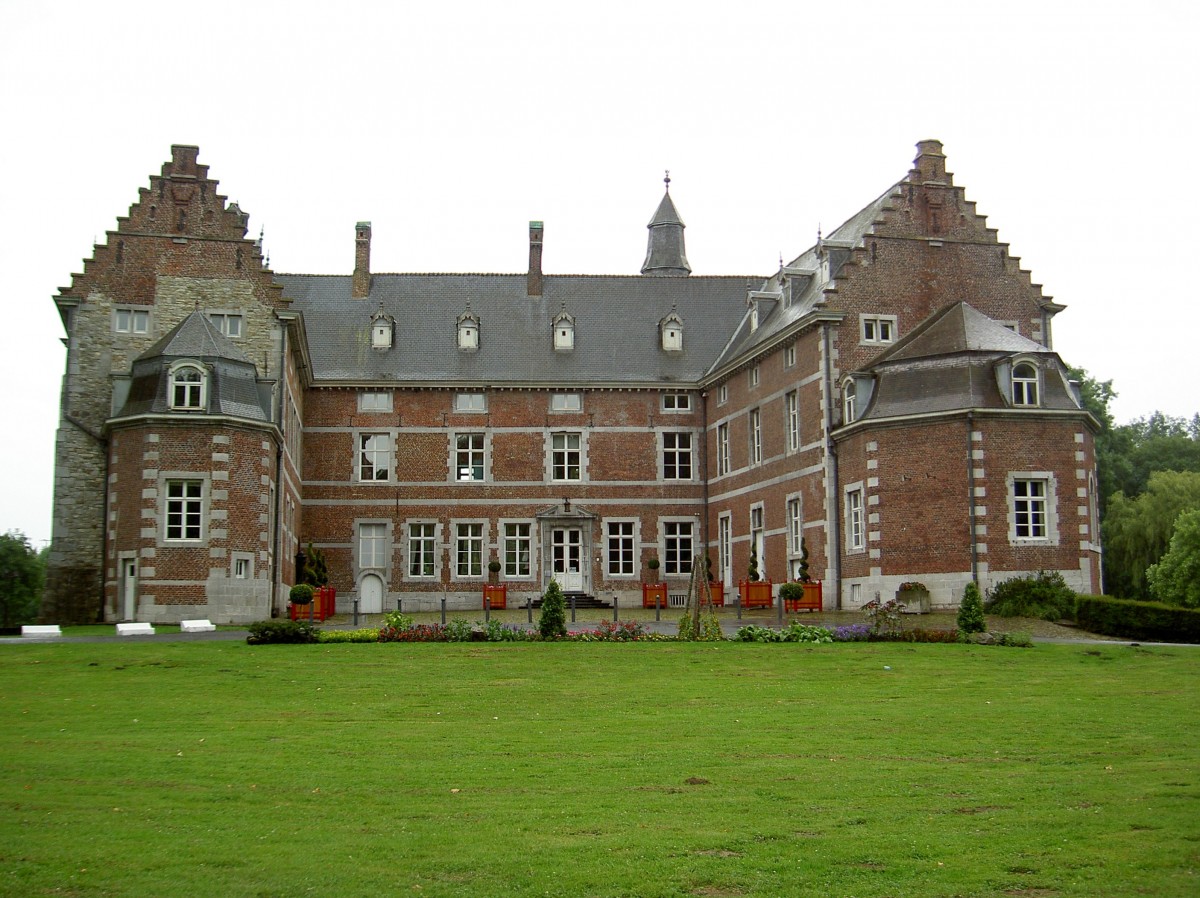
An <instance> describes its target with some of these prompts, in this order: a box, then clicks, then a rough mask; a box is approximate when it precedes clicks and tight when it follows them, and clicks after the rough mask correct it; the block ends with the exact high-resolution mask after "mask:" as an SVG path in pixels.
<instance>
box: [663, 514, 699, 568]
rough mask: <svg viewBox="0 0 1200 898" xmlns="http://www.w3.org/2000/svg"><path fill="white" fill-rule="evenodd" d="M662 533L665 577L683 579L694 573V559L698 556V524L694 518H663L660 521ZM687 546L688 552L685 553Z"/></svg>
mask: <svg viewBox="0 0 1200 898" xmlns="http://www.w3.org/2000/svg"><path fill="white" fill-rule="evenodd" d="M659 528H660V529H661V531H662V547H663V553H662V571H663V576H665V577H683V576H686V575H688V574H690V573H691V572H692V558H693V556H694V555H695V554H696V522H695V520H693V519H692V518H663V519H660V520H659ZM685 546H686V548H687V551H686V552H685V551H684V547H685Z"/></svg>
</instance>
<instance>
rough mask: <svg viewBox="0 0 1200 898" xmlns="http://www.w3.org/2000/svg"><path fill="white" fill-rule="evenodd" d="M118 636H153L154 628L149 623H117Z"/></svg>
mask: <svg viewBox="0 0 1200 898" xmlns="http://www.w3.org/2000/svg"><path fill="white" fill-rule="evenodd" d="M117 635H118V636H153V635H154V628H153V627H152V626H150V625H149V624H117Z"/></svg>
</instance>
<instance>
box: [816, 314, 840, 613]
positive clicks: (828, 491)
mask: <svg viewBox="0 0 1200 898" xmlns="http://www.w3.org/2000/svg"><path fill="white" fill-rule="evenodd" d="M821 341H822V344H823V346H824V356H825V360H824V361H825V384H824V390H825V412H824V415H823V416H822V428H823V430H824V437H825V440H824V444H825V507H826V509H827V510H829V509H832V512H833V513H832V514H829V513H828V511H827V512H826V523H827V524H828V528H827V531H826V539H825V557H826V558H827V559H828V562H829V575H830V578H831V579H832V580H833V597H834V608H836V609H837V610H838V611H840V610H841V609H842V555H841V548H840V547H841V545H842V518H841V514H840V513H839V511H838V466H837V450H836V449H835V448H834V445H833V440H832V439H831V438H830V436H829V432H830V431H831V430H832V429H833V358H832V355H831V353H832V348H831V347H830V345H829V325H828V324H822V325H821Z"/></svg>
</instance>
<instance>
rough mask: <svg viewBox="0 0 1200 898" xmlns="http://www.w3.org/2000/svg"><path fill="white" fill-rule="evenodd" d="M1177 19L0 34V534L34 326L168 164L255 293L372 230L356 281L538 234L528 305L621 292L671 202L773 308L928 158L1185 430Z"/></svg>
mask: <svg viewBox="0 0 1200 898" xmlns="http://www.w3.org/2000/svg"><path fill="white" fill-rule="evenodd" d="M1197 10H1200V7H1198V6H1197V5H1196V4H1195V3H1186V2H1165V0H1143V2H1141V3H1138V4H1129V3H1126V2H1122V3H1116V2H1110V0H1091V2H1054V0H1039V2H1032V3H1031V2H1024V0H1019V2H1014V0H1004V2H986V3H975V2H966V0H959V2H955V3H924V2H907V3H885V2H877V0H866V2H862V0H860V2H856V3H853V4H835V3H828V2H822V3H810V2H798V0H787V2H757V0H742V2H739V3H729V2H708V0H691V2H679V3H664V2H656V0H640V2H625V0H620V2H613V0H610V2H606V3H589V4H583V3H576V2H568V0H559V2H556V3H545V4H542V3H530V2H522V3H513V2H509V0H492V2H474V0H467V2H448V0H444V2H441V3H431V2H427V0H426V2H420V3H416V2H407V0H398V2H378V3H371V2H347V3H340V4H338V3H330V2H328V0H325V2H321V3H312V2H286V3H266V2H260V3H253V2H249V0H239V2H223V0H217V2H213V0H210V2H204V3H192V4H172V3H161V2H121V0H115V2H110V3H104V4H99V3H91V2H84V0H78V2H75V3H64V2H54V0H50V2H41V3H36V4H35V3H25V2H19V0H0V123H2V127H3V133H4V134H6V135H7V137H6V138H4V139H3V140H2V141H0V166H2V169H3V171H6V172H8V182H7V184H6V185H5V189H4V193H3V205H2V208H3V214H2V215H0V229H2V233H0V264H2V267H3V272H4V274H5V282H6V283H7V284H8V287H7V288H6V289H5V294H6V295H5V297H4V302H3V313H2V314H3V327H0V341H2V343H0V382H2V383H3V384H4V387H3V392H2V393H0V397H2V398H0V402H2V405H0V416H2V420H4V421H5V422H6V423H7V427H8V431H9V433H8V436H7V438H6V439H3V440H2V441H0V443H2V446H0V453H2V454H0V531H4V530H8V529H19V530H23V531H24V532H25V533H26V534H27V535H28V536H29V537H30V539H31V540H32V541H33V543H34V544H35V545H39V544H41V543H42V542H43V541H46V540H48V539H49V537H50V509H51V491H52V471H53V464H54V433H55V428H56V427H57V421H58V393H59V389H60V386H61V377H62V372H63V367H64V361H65V353H64V350H63V348H62V345H61V343H60V338H61V337H62V336H63V331H62V325H61V323H60V321H59V318H58V313H57V311H56V309H55V306H54V303H53V302H52V297H53V296H54V295H55V294H56V293H57V291H58V288H59V287H60V286H62V285H66V284H69V283H70V275H71V273H72V272H76V271H80V270H81V269H82V260H83V259H84V258H86V257H88V256H90V255H91V248H92V245H93V242H94V241H96V240H98V241H100V242H103V241H104V240H105V239H106V238H105V232H106V231H107V230H109V229H113V228H115V227H116V217H117V216H118V215H123V214H124V213H125V212H126V210H127V209H128V207H129V205H130V204H131V203H133V201H134V200H135V199H136V198H137V191H138V188H139V187H143V186H147V185H148V179H149V176H150V174H151V173H154V172H157V171H158V170H159V169H160V167H161V165H162V163H163V162H165V161H166V160H167V159H168V158H169V156H170V145H171V144H172V143H192V144H197V145H199V147H200V161H201V162H203V163H207V164H208V165H209V167H210V174H211V175H213V176H214V177H215V178H217V179H218V180H219V181H220V182H221V193H222V194H224V195H225V196H227V197H228V198H229V199H230V200H236V201H237V202H238V203H239V205H241V207H242V209H243V210H245V211H246V212H248V213H249V214H250V227H251V231H252V233H255V234H257V232H258V230H259V227H260V226H264V225H265V228H266V241H265V243H266V248H267V250H268V252H269V254H270V258H271V263H272V267H273V268H274V269H275V270H276V271H286V272H314V273H348V272H349V271H350V269H351V268H352V267H353V234H354V223H355V222H356V221H359V220H370V221H371V222H373V226H374V227H373V231H374V233H373V243H372V251H371V252H372V257H371V261H372V268H373V269H374V270H375V271H506V272H520V271H524V269H525V265H526V260H527V244H526V240H527V234H526V226H527V222H528V221H529V220H530V219H542V220H544V221H545V222H546V250H545V261H544V265H545V270H546V271H547V273H550V274H568V273H636V272H637V270H638V269H639V268H640V266H641V262H642V259H643V256H644V254H645V247H646V230H645V226H646V223H647V222H648V221H649V219H650V216H651V214H652V213H653V212H654V209H655V207H656V206H657V204H658V201H659V199H660V197H661V193H662V176H663V169H667V168H669V169H670V171H671V178H672V185H671V194H672V196H673V197H674V199H675V202H676V204H677V206H678V208H679V211H680V213H681V214H682V216H683V218H684V220H685V221H686V222H687V224H688V230H687V255H688V260H689V261H690V262H691V264H692V267H693V269H694V271H695V273H697V274H768V273H770V272H772V271H774V270H775V269H776V268H777V266H778V263H779V257H780V254H782V255H784V256H785V257H786V258H788V259H791V258H792V257H794V256H795V255H797V254H798V253H799V252H800V251H801V250H803V249H805V248H806V247H808V246H809V245H811V244H812V243H813V242H814V239H815V236H816V231H817V228H818V226H819V225H820V226H822V227H823V228H824V230H825V232H826V233H828V232H829V231H830V230H832V229H833V228H834V227H836V226H837V225H838V224H840V223H841V222H842V221H844V220H845V219H846V218H848V217H849V216H850V215H852V214H853V213H854V212H855V211H857V210H858V209H860V208H861V207H863V206H865V205H866V204H867V203H868V202H870V201H871V200H872V199H874V198H875V197H876V196H878V195H879V194H880V193H882V192H883V191H884V190H885V189H886V188H887V187H888V186H890V185H891V184H892V183H893V182H895V181H897V180H899V179H900V178H901V177H903V175H904V174H905V173H906V172H907V171H908V169H909V167H910V165H911V162H912V159H913V157H914V155H915V144H916V142H917V141H918V140H920V139H923V138H937V139H939V140H941V141H942V142H943V143H944V144H945V152H946V155H947V158H948V165H949V169H950V171H952V172H953V173H954V175H955V180H956V183H958V184H960V185H964V186H965V187H966V190H967V197H968V198H969V199H971V200H974V201H976V202H977V203H978V209H979V211H980V212H981V213H982V214H984V215H987V216H988V220H989V224H991V225H992V226H993V227H996V228H998V229H999V232H1000V239H1001V240H1003V241H1006V242H1008V243H1009V244H1010V245H1011V251H1012V253H1013V255H1016V256H1018V257H1020V258H1021V260H1022V264H1023V266H1024V267H1025V268H1027V269H1028V270H1030V271H1031V272H1032V274H1033V279H1034V281H1035V282H1036V283H1040V284H1042V285H1044V289H1045V292H1046V294H1048V295H1049V296H1052V297H1053V298H1054V299H1055V300H1056V301H1058V302H1061V303H1065V304H1066V305H1067V306H1068V307H1069V308H1068V309H1067V311H1066V312H1063V313H1062V314H1060V315H1059V316H1058V317H1057V318H1056V319H1055V324H1054V334H1055V349H1056V350H1057V351H1058V352H1059V353H1060V354H1061V355H1062V356H1063V358H1064V359H1065V360H1066V361H1067V363H1068V364H1073V365H1079V366H1082V367H1084V368H1086V369H1088V371H1089V372H1091V373H1092V374H1093V375H1094V376H1096V377H1098V378H1101V379H1105V380H1107V379H1110V378H1111V379H1112V380H1114V381H1115V387H1116V389H1117V391H1118V393H1119V394H1120V396H1119V398H1118V400H1117V401H1116V403H1115V412H1116V417H1117V420H1118V421H1119V422H1124V421H1127V420H1130V419H1132V418H1135V417H1138V416H1141V415H1146V414H1149V413H1150V412H1152V411H1154V410H1155V409H1161V410H1162V411H1164V412H1167V413H1169V414H1174V415H1186V416H1189V417H1190V416H1191V415H1192V414H1193V413H1195V412H1196V411H1197V410H1198V409H1200V400H1198V399H1197V397H1196V393H1195V391H1194V384H1195V382H1196V379H1197V378H1196V373H1197V369H1198V366H1197V364H1196V361H1195V357H1194V356H1192V355H1191V353H1193V352H1196V334H1197V330H1198V327H1197V326H1198V325H1200V313H1198V312H1197V310H1196V300H1197V296H1196V293H1197V290H1196V286H1195V284H1196V278H1195V276H1194V264H1193V262H1192V259H1193V253H1194V252H1196V248H1197V247H1198V246H1200V216H1198V215H1197V210H1196V205H1197V204H1196V199H1197V179H1198V175H1197V171H1198V168H1200V166H1197V162H1196V159H1197V153H1196V148H1197V136H1198V135H1197V131H1198V130H1200V127H1198V125H1197V119H1198V115H1197V87H1198V85H1200V62H1198V61H1197V60H1198V59H1200V52H1198V51H1197V49H1196V48H1197V46H1198V45H1200V41H1198V38H1200V34H1198V31H1200V29H1198V28H1197V23H1198V21H1200V12H1198V11H1197ZM1151 316H1152V317H1151ZM1143 321H1145V322H1146V323H1147V324H1146V326H1142V322H1143ZM1189 358H1190V359H1192V360H1191V361H1187V359H1189Z"/></svg>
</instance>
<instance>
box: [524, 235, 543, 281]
mask: <svg viewBox="0 0 1200 898" xmlns="http://www.w3.org/2000/svg"><path fill="white" fill-rule="evenodd" d="M525 292H526V294H527V295H529V296H541V295H542V223H541V222H540V221H531V222H530V223H529V281H528V286H527V289H526V291H525Z"/></svg>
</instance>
